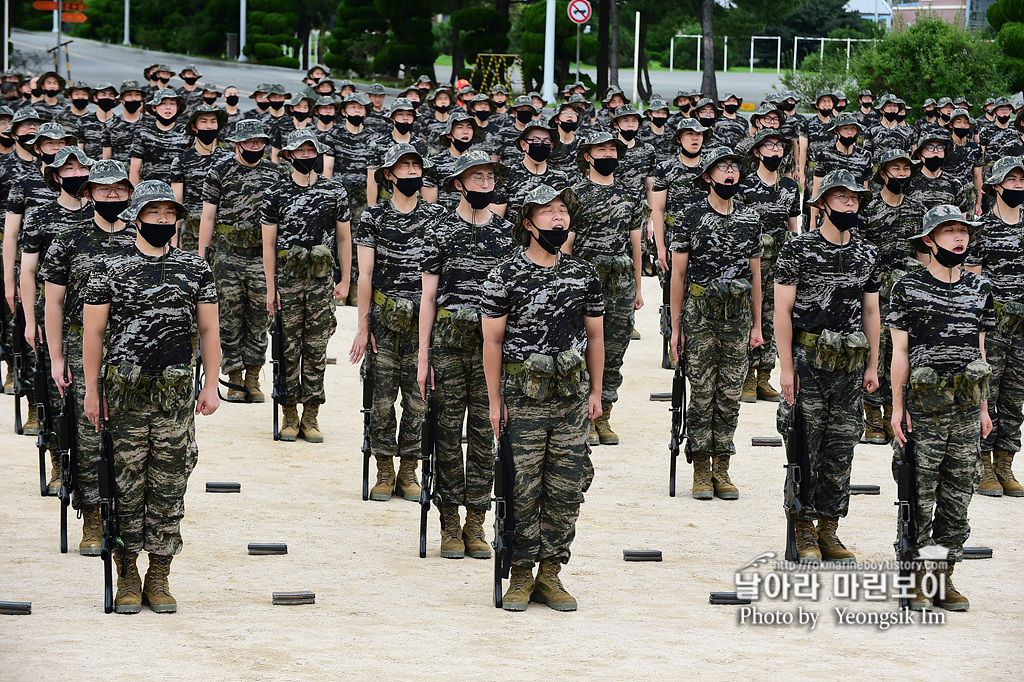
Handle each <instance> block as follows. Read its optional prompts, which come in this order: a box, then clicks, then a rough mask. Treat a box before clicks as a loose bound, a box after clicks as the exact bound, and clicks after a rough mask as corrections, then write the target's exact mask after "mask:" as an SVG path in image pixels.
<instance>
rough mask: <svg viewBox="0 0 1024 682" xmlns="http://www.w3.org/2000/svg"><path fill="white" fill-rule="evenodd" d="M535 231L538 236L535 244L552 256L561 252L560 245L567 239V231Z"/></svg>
mask: <svg viewBox="0 0 1024 682" xmlns="http://www.w3.org/2000/svg"><path fill="white" fill-rule="evenodd" d="M536 230H537V234H538V236H539V238H538V239H536V242H537V243H538V244H540V246H541V248H542V249H544V250H545V251H547V252H548V253H550V254H551V255H552V256H554V255H555V254H556V253H558V252H559V251H560V250H561V248H562V244H564V243H565V241H566V240H567V239H568V238H569V230H542V229H540V228H536Z"/></svg>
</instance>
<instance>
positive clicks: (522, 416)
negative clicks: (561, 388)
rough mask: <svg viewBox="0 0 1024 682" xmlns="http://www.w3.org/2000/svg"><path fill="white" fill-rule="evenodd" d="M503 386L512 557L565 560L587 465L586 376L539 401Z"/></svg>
mask: <svg viewBox="0 0 1024 682" xmlns="http://www.w3.org/2000/svg"><path fill="white" fill-rule="evenodd" d="M505 389H506V390H505V391H504V394H505V395H504V399H505V407H506V409H507V410H508V426H507V428H508V434H509V440H510V442H511V444H512V461H513V462H514V463H515V469H516V475H515V481H514V482H513V485H512V512H513V514H514V515H515V519H516V534H515V539H514V541H513V544H514V547H513V548H512V563H514V564H515V565H517V566H523V567H532V566H533V565H534V564H535V563H537V562H539V561H541V560H543V559H549V558H555V559H558V561H559V562H560V563H563V564H564V563H568V561H569V556H570V554H571V552H570V551H569V546H570V545H571V544H572V541H573V538H574V537H575V536H576V519H577V517H578V516H579V514H580V504H581V503H582V502H583V488H584V481H585V480H586V479H587V478H588V477H589V476H591V473H590V472H591V471H592V468H593V467H592V465H590V456H589V455H588V453H587V430H588V425H589V422H588V420H587V393H588V392H589V390H590V387H589V382H584V384H583V387H582V388H581V391H580V393H579V395H576V396H570V397H567V398H566V397H561V396H556V397H554V398H552V399H550V400H547V401H544V402H540V401H537V400H533V399H532V398H528V397H526V396H525V395H524V394H523V393H522V392H521V391H520V390H519V388H518V387H516V386H513V385H512V382H506V384H505Z"/></svg>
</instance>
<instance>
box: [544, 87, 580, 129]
mask: <svg viewBox="0 0 1024 682" xmlns="http://www.w3.org/2000/svg"><path fill="white" fill-rule="evenodd" d="M574 97H575V98H579V99H577V100H576V101H573V98H574ZM580 99H583V98H582V97H580V96H579V95H573V96H572V97H570V98H569V101H568V102H559V103H558V106H556V107H555V111H554V112H553V113H552V114H551V118H549V119H548V124H549V125H550V126H551V127H552V128H554V127H555V126H557V125H558V123H556V122H555V120H556V119H557V118H558V116H559V114H561V113H562V112H563V111H565V110H566V109H572V110H573V111H575V112H576V115H577V116H579V115H580V114H582V113H583V109H584V107H586V100H583V102H580V101H579V100H580Z"/></svg>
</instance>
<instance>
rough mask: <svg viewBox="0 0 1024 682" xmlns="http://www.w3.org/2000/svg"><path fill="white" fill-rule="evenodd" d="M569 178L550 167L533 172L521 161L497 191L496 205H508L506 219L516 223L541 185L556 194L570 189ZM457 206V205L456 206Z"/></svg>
mask: <svg viewBox="0 0 1024 682" xmlns="http://www.w3.org/2000/svg"><path fill="white" fill-rule="evenodd" d="M571 184H572V183H571V181H570V180H569V176H568V175H566V174H565V173H563V172H562V171H560V170H555V169H554V168H553V167H552V166H551V165H548V167H547V170H545V171H544V172H543V173H541V174H539V175H538V174H536V173H533V172H531V171H530V170H529V169H528V168H527V167H526V166H525V164H524V161H523V160H522V159H520V160H519V161H517V162H516V163H515V164H513V165H512V166H511V167H510V168H509V171H508V178H507V179H506V180H505V181H504V182H503V183H502V184H501V187H500V188H498V189H497V190H496V191H495V195H494V203H495V204H507V206H508V208H506V209H505V217H506V218H507V219H508V220H509V221H510V222H515V221H516V220H517V219H518V217H519V210H520V209H521V208H522V206H523V202H524V201H525V200H526V195H527V194H529V193H530V192H531V191H533V190H534V189H536V188H537V187H539V186H541V185H547V186H548V187H551V188H552V189H554V190H555V191H556V192H561V191H562V190H563V189H568V188H569V185H571ZM456 205H457V204H456Z"/></svg>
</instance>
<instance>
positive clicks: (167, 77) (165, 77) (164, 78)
mask: <svg viewBox="0 0 1024 682" xmlns="http://www.w3.org/2000/svg"><path fill="white" fill-rule="evenodd" d="M154 75H155V76H156V79H157V80H158V81H160V82H161V83H163V84H164V85H167V84H168V83H169V82H170V81H171V76H173V75H174V74H173V73H171V72H170V71H157V72H156V73H155V74H154Z"/></svg>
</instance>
